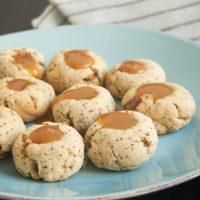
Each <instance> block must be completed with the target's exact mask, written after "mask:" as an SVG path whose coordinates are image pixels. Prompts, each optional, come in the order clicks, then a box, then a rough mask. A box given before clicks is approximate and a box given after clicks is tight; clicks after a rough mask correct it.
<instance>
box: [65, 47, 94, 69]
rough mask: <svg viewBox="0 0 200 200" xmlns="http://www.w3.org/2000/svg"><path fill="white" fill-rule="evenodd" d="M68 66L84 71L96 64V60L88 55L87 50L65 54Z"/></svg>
mask: <svg viewBox="0 0 200 200" xmlns="http://www.w3.org/2000/svg"><path fill="white" fill-rule="evenodd" d="M64 60H65V63H66V65H69V66H70V67H72V68H74V69H82V68H85V67H89V66H91V65H93V64H94V59H93V58H92V57H91V56H89V55H88V54H87V51H86V50H74V51H68V52H65V53H64Z"/></svg>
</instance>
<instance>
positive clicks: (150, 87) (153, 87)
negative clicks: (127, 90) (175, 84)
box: [124, 83, 173, 110]
mask: <svg viewBox="0 0 200 200" xmlns="http://www.w3.org/2000/svg"><path fill="white" fill-rule="evenodd" d="M172 92H173V89H172V88H171V87H169V86H167V85H164V84H162V83H151V84H145V85H142V86H141V87H139V88H138V89H137V91H136V93H135V96H134V97H133V99H132V100H131V101H129V102H128V103H127V104H126V105H125V106H124V107H125V109H127V110H135V109H136V107H137V105H138V104H139V103H140V101H141V96H142V95H144V94H149V95H151V97H152V99H153V100H154V101H155V100H156V99H160V98H164V97H166V96H169V95H170V94H171V93H172Z"/></svg>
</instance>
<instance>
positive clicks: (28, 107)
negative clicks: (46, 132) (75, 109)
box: [0, 76, 55, 122]
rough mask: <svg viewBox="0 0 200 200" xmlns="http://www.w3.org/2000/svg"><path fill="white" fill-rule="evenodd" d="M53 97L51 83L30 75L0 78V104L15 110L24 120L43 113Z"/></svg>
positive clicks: (29, 120) (32, 118)
mask: <svg viewBox="0 0 200 200" xmlns="http://www.w3.org/2000/svg"><path fill="white" fill-rule="evenodd" d="M54 97H55V92H54V90H53V88H52V86H51V85H49V84H48V83H45V82H44V81H41V80H39V79H36V78H33V77H31V76H17V77H14V78H11V77H7V78H3V79H1V80H0V105H1V106H5V107H8V108H11V109H12V110H14V111H16V112H17V113H18V114H19V115H20V116H21V117H22V119H23V120H24V121H25V122H31V121H34V120H35V119H37V118H38V117H40V116H42V115H44V113H46V111H47V110H48V108H49V105H50V103H51V101H52V100H53V99H54Z"/></svg>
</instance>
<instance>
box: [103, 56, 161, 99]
mask: <svg viewBox="0 0 200 200" xmlns="http://www.w3.org/2000/svg"><path fill="white" fill-rule="evenodd" d="M163 81H165V72H164V70H163V69H162V68H161V66H160V65H158V64H157V63H156V62H154V61H152V60H147V59H139V60H126V61H124V62H122V63H120V64H118V65H116V66H115V67H113V68H112V69H111V70H110V71H109V72H108V74H107V76H106V81H105V85H106V88H107V89H108V90H109V91H110V92H111V94H112V95H113V96H115V97H118V98H122V97H123V95H124V94H125V93H126V92H127V91H128V90H129V89H131V88H133V87H137V86H138V85H141V84H144V83H149V82H163Z"/></svg>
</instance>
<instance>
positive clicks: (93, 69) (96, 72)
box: [83, 66, 101, 84]
mask: <svg viewBox="0 0 200 200" xmlns="http://www.w3.org/2000/svg"><path fill="white" fill-rule="evenodd" d="M89 69H90V70H91V71H92V72H93V74H92V75H91V76H89V77H88V78H84V79H83V80H84V81H92V80H94V79H95V77H96V78H97V80H98V82H99V84H100V83H101V78H100V77H99V74H98V71H97V69H95V68H93V67H92V66H89Z"/></svg>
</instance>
